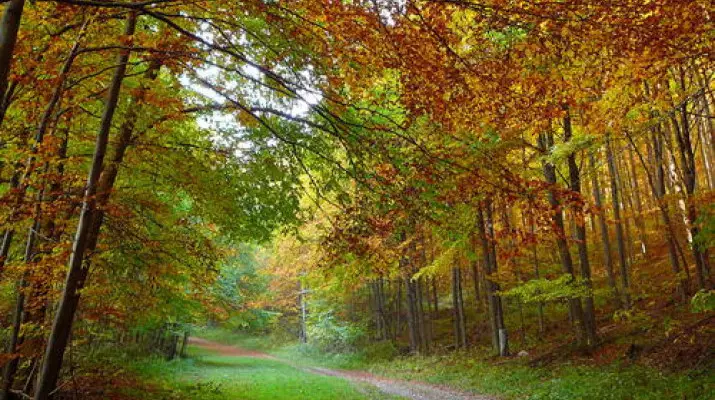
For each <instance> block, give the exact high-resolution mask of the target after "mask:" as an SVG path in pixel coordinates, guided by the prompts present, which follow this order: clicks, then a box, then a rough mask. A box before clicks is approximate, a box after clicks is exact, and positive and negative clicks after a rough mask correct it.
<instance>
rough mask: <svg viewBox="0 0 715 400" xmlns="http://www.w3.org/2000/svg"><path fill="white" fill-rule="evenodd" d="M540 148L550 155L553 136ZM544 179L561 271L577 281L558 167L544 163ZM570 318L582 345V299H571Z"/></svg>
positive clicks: (542, 139) (543, 139)
mask: <svg viewBox="0 0 715 400" xmlns="http://www.w3.org/2000/svg"><path fill="white" fill-rule="evenodd" d="M540 142H541V143H540V147H541V150H542V152H544V154H548V153H549V152H550V151H551V149H552V148H553V146H554V140H553V134H552V133H547V134H542V135H540ZM543 169H544V178H545V179H546V182H547V183H548V184H549V185H550V186H551V188H550V189H549V193H548V199H549V204H550V205H551V214H552V215H551V219H552V222H553V225H554V227H555V230H556V232H555V233H556V245H557V247H558V249H559V257H560V259H561V269H562V270H563V272H564V273H566V274H568V275H569V276H570V277H571V279H572V280H575V278H576V277H575V275H574V266H573V259H572V258H571V252H570V251H569V245H568V242H567V240H566V231H565V228H564V217H563V213H562V210H561V204H560V202H559V200H558V194H557V190H556V166H555V165H553V164H552V163H551V162H549V161H545V162H544V163H543ZM569 317H570V319H571V321H572V322H573V323H574V324H575V329H576V338H577V340H578V342H579V344H580V345H583V344H584V343H585V342H586V341H587V338H586V322H585V318H584V314H583V307H582V305H581V299H580V298H572V299H569Z"/></svg>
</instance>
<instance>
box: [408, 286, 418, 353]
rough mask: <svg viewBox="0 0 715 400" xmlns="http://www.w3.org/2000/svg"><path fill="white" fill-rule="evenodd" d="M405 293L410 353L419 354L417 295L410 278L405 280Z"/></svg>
mask: <svg viewBox="0 0 715 400" xmlns="http://www.w3.org/2000/svg"><path fill="white" fill-rule="evenodd" d="M405 291H406V293H407V331H408V334H409V339H410V352H412V353H418V352H419V344H420V338H419V333H418V328H417V324H418V322H417V315H416V314H417V312H416V307H415V302H416V299H415V297H416V293H415V290H414V284H413V283H412V281H411V280H410V278H409V277H406V278H405Z"/></svg>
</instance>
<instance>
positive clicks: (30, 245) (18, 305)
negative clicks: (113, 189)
mask: <svg viewBox="0 0 715 400" xmlns="http://www.w3.org/2000/svg"><path fill="white" fill-rule="evenodd" d="M41 198H42V191H41V192H40V193H39V194H38V201H37V205H36V206H35V218H34V221H33V224H32V226H31V227H30V229H28V232H27V242H26V244H25V256H24V261H25V271H24V272H23V274H22V277H21V278H20V281H19V282H18V284H17V300H16V301H15V310H14V313H13V325H12V332H11V334H10V340H9V342H8V346H7V349H6V352H7V353H8V354H15V353H17V350H18V348H19V346H21V345H22V343H23V341H24V340H23V339H24V338H23V336H22V335H21V334H20V329H21V328H22V324H23V322H24V320H25V291H26V289H27V279H28V277H29V275H30V274H29V272H30V271H29V267H30V265H29V264H30V263H31V262H32V259H33V256H34V254H35V242H36V239H37V231H38V230H39V229H40V218H41V215H40V213H41V208H40V204H41V201H40V200H41ZM19 362H20V356H19V355H18V356H15V357H13V358H12V359H11V360H10V361H9V362H8V363H7V364H6V365H5V368H4V369H3V391H2V392H1V393H0V400H8V399H9V395H10V389H12V386H13V383H14V382H15V373H16V372H17V367H18V365H19Z"/></svg>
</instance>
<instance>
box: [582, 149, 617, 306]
mask: <svg viewBox="0 0 715 400" xmlns="http://www.w3.org/2000/svg"><path fill="white" fill-rule="evenodd" d="M588 158H589V162H590V164H591V169H592V170H593V171H592V174H593V175H592V181H593V183H592V185H591V186H592V187H593V199H594V204H595V205H596V207H597V208H598V215H597V216H596V218H597V219H598V226H599V230H600V232H601V242H602V243H603V265H604V266H605V267H606V275H607V277H608V286H609V287H610V288H611V293H612V296H613V301H614V302H615V305H616V308H622V307H623V303H622V301H621V296H620V294H619V293H618V285H617V284H616V274H615V272H614V271H613V257H612V256H611V239H610V237H609V235H608V224H607V223H606V216H605V210H604V208H603V202H602V200H601V186H600V182H599V178H598V177H599V173H598V171H597V167H596V160H595V157H594V156H593V153H589V155H588Z"/></svg>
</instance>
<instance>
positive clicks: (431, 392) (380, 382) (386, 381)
mask: <svg viewBox="0 0 715 400" xmlns="http://www.w3.org/2000/svg"><path fill="white" fill-rule="evenodd" d="M189 343H191V344H192V345H194V346H198V347H201V348H204V349H207V350H211V351H215V352H216V353H219V354H221V355H225V356H236V357H254V358H263V359H269V360H275V361H280V362H284V363H287V364H290V363H289V362H288V361H286V360H281V359H279V358H276V357H274V356H272V355H270V354H266V353H262V352H259V351H253V350H247V349H243V348H240V347H236V346H228V345H224V344H220V343H216V342H212V341H209V340H205V339H200V338H190V339H189ZM291 365H292V364H291ZM293 366H294V367H296V368H300V369H302V370H304V371H308V372H311V373H314V374H318V375H327V376H334V377H338V378H343V379H347V380H349V381H352V382H355V383H358V384H362V385H365V384H367V385H370V386H373V387H375V388H377V389H378V390H379V391H380V392H382V393H385V394H387V395H391V396H400V397H404V398H406V399H413V400H496V398H495V397H491V396H484V395H478V394H473V393H468V392H463V391H458V390H455V389H451V388H448V387H444V386H439V385H432V384H429V383H424V382H417V381H404V380H399V379H390V378H385V377H382V376H377V375H373V374H371V373H369V372H365V371H348V370H334V369H327V368H314V367H301V366H297V365H293Z"/></svg>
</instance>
